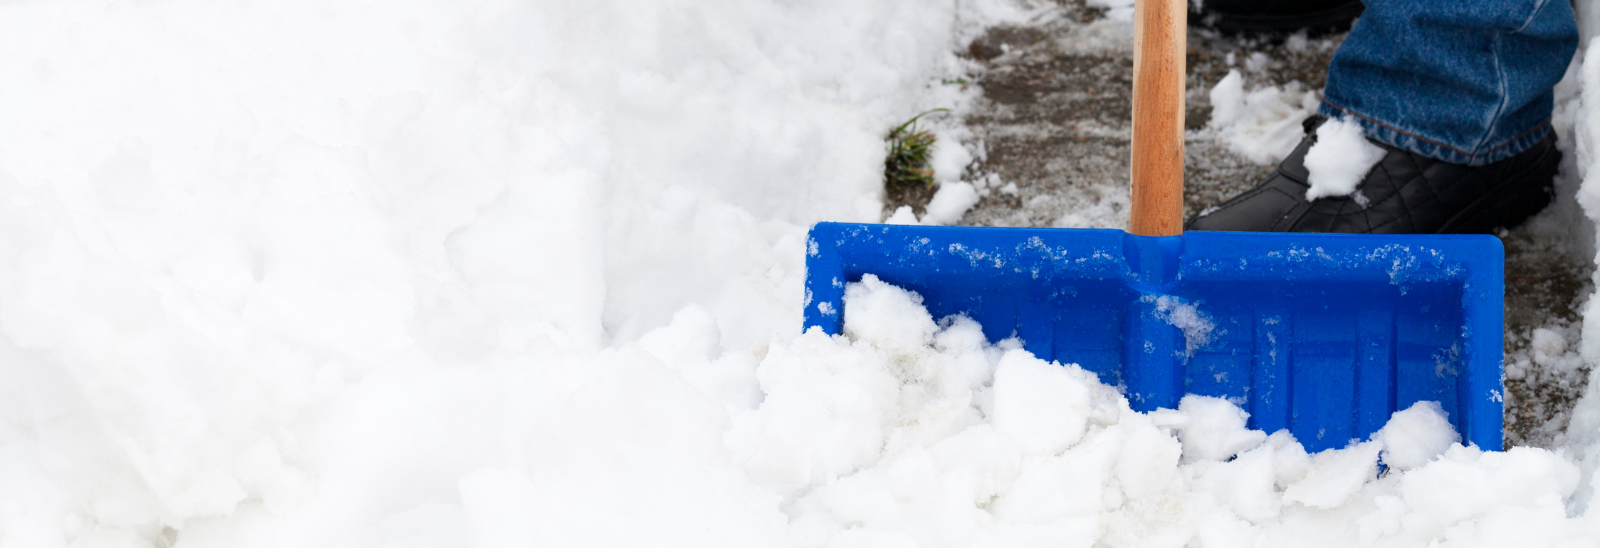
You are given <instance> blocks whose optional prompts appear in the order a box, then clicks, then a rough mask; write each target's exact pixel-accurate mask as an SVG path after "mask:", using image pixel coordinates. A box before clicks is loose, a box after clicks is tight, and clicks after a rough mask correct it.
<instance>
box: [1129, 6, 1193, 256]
mask: <svg viewBox="0 0 1600 548" xmlns="http://www.w3.org/2000/svg"><path fill="white" fill-rule="evenodd" d="M1188 19H1189V9H1188V5H1187V4H1186V3H1185V0H1139V1H1138V2H1137V3H1136V4H1134V20H1135V25H1136V26H1135V28H1134V32H1133V173H1132V181H1133V183H1132V185H1133V200H1132V204H1131V207H1130V211H1129V218H1128V231H1129V232H1132V233H1134V234H1138V235H1140V236H1176V235H1178V234H1182V233H1183V114H1184V109H1183V78H1184V54H1185V53H1187V41H1188V34H1189V26H1188V25H1189V22H1188Z"/></svg>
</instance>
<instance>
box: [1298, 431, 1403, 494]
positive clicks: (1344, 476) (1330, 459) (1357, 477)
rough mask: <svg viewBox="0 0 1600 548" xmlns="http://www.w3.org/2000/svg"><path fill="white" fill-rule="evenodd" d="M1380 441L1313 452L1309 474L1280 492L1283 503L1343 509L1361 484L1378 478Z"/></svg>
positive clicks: (1381, 448)
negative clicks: (1313, 460)
mask: <svg viewBox="0 0 1600 548" xmlns="http://www.w3.org/2000/svg"><path fill="white" fill-rule="evenodd" d="M1381 450H1383V444H1382V443H1380V442H1375V441H1369V442H1363V443H1358V444H1356V445H1352V446H1350V447H1346V448H1344V449H1330V450H1327V451H1323V452H1321V453H1317V456H1316V462H1315V464H1312V466H1311V471H1310V472H1308V473H1306V477H1305V478H1303V479H1301V480H1300V481H1297V482H1294V483H1293V484H1291V485H1289V488H1288V489H1285V490H1284V491H1283V500H1286V501H1289V502H1298V503H1300V504H1304V505H1306V506H1311V507H1314V508H1322V509H1330V508H1338V507H1340V506H1343V505H1344V503H1345V502H1346V501H1349V500H1350V496H1351V495H1354V494H1356V491H1360V490H1361V487H1362V486H1363V485H1366V484H1367V482H1369V481H1372V480H1373V479H1375V478H1377V477H1378V452H1379V451H1381Z"/></svg>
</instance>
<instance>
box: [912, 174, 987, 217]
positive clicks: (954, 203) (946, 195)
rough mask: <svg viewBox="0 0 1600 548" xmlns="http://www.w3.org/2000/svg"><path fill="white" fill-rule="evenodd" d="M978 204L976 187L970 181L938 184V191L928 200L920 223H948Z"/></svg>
mask: <svg viewBox="0 0 1600 548" xmlns="http://www.w3.org/2000/svg"><path fill="white" fill-rule="evenodd" d="M977 204H978V189H976V188H974V187H973V186H972V183H966V182H961V181H956V182H949V183H945V184H943V185H940V186H939V191H938V192H935V193H934V194H933V199H932V200H929V201H928V210H927V213H926V214H925V215H923V217H922V219H921V221H922V224H927V225H949V224H955V223H956V221H960V220H961V216H962V215H966V213H967V210H968V209H972V206H974V205H977Z"/></svg>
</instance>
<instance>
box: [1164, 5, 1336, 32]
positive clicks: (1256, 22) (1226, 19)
mask: <svg viewBox="0 0 1600 548" xmlns="http://www.w3.org/2000/svg"><path fill="white" fill-rule="evenodd" d="M1197 7H1198V9H1197ZM1362 9H1363V7H1362V5H1361V2H1359V1H1357V0H1200V1H1195V0H1190V3H1189V23H1190V24H1193V25H1199V26H1203V27H1210V28H1213V29H1217V30H1219V31H1222V32H1225V33H1229V34H1257V35H1260V34H1267V35H1271V34H1276V35H1283V34H1288V33H1291V32H1295V31H1297V30H1300V29H1306V30H1308V31H1310V32H1311V33H1313V34H1321V33H1327V32H1342V31H1345V30H1348V29H1349V28H1350V21H1351V20H1352V19H1355V18H1356V16H1358V15H1361V11H1362Z"/></svg>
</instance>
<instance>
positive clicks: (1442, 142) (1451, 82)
mask: <svg viewBox="0 0 1600 548" xmlns="http://www.w3.org/2000/svg"><path fill="white" fill-rule="evenodd" d="M1367 4H1368V7H1367V11H1366V13H1365V14H1364V15H1362V17H1361V19H1360V21H1359V22H1357V23H1356V25H1355V26H1354V27H1353V28H1352V29H1351V31H1350V36H1349V37H1347V38H1346V39H1345V42H1344V44H1343V45H1341V46H1340V47H1339V50H1338V52H1336V53H1335V54H1334V57H1333V62H1332V63H1331V64H1330V65H1329V66H1328V85H1327V87H1326V88H1325V89H1324V90H1323V101H1324V104H1323V105H1322V114H1323V115H1324V116H1328V117H1330V118H1338V117H1345V116H1350V117H1353V118H1354V119H1355V120H1358V121H1359V122H1360V123H1361V125H1362V128H1363V129H1365V130H1366V134H1367V136H1368V137H1370V138H1372V139H1373V140H1376V141H1379V142H1382V143H1386V144H1388V145H1391V146H1394V147H1397V148H1401V149H1405V150H1408V151H1411V152H1415V153H1417V154H1421V155H1423V156H1427V157H1429V158H1435V159H1439V160H1444V161H1446V162H1450V163H1456V164H1467V165H1484V164H1488V163H1491V162H1495V161H1498V160H1503V159H1505V158H1510V157H1511V156H1513V155H1516V154H1517V153H1518V152H1522V151H1524V150H1527V149H1528V147H1530V146H1532V145H1533V144H1534V143H1537V142H1539V140H1540V139H1543V138H1544V136H1545V134H1546V133H1548V132H1549V131H1550V109H1551V106H1552V94H1551V88H1553V87H1554V86H1555V85H1556V82H1557V81H1559V80H1561V76H1562V74H1564V73H1565V72H1566V70H1567V64H1568V63H1569V62H1570V61H1571V60H1572V54H1573V52H1574V51H1576V49H1577V46H1578V26H1577V22H1576V21H1575V20H1574V18H1573V13H1572V4H1570V3H1569V2H1568V0H1448V1H1439V0H1367Z"/></svg>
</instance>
